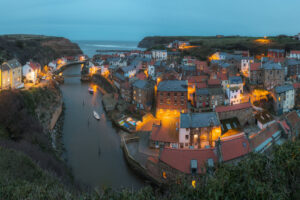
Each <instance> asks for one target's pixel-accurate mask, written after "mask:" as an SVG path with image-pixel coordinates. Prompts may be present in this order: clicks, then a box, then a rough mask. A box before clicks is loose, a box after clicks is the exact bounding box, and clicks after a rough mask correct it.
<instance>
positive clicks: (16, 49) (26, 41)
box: [0, 35, 82, 66]
mask: <svg viewBox="0 0 300 200" xmlns="http://www.w3.org/2000/svg"><path fill="white" fill-rule="evenodd" d="M78 54H82V51H81V49H80V48H79V46H78V45H77V44H75V43H72V42H71V41H70V40H68V39H66V38H63V37H51V36H43V35H2V36H0V63H2V62H3V61H5V60H8V59H12V58H17V59H18V60H19V61H20V62H21V63H22V64H25V63H26V62H27V61H28V60H30V59H32V60H33V61H36V62H39V63H41V65H42V66H43V65H45V64H48V63H49V62H50V61H51V60H54V59H56V58H59V57H62V56H71V55H78Z"/></svg>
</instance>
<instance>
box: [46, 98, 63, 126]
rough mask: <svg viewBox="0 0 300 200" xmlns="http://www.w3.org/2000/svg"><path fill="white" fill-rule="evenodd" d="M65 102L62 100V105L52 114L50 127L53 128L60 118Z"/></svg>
mask: <svg viewBox="0 0 300 200" xmlns="http://www.w3.org/2000/svg"><path fill="white" fill-rule="evenodd" d="M62 106H63V103H62V102H61V103H60V105H59V106H58V107H57V108H56V110H55V111H54V112H53V114H52V118H51V120H50V124H49V129H50V130H52V129H53V128H54V126H55V124H56V122H57V120H58V119H59V117H60V115H61V112H62Z"/></svg>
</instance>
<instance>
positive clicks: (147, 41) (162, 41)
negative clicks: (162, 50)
mask: <svg viewBox="0 0 300 200" xmlns="http://www.w3.org/2000/svg"><path fill="white" fill-rule="evenodd" d="M174 40H185V39H184V38H183V37H180V36H178V37H163V36H162V37H161V36H153V37H145V38H144V39H142V40H141V41H140V42H139V44H138V47H140V48H152V47H155V46H159V45H166V44H169V43H170V42H173V41H174Z"/></svg>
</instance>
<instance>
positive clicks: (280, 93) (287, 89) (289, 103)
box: [273, 85, 295, 115]
mask: <svg viewBox="0 0 300 200" xmlns="http://www.w3.org/2000/svg"><path fill="white" fill-rule="evenodd" d="M273 100H274V102H273V103H274V104H273V106H274V111H275V112H276V113H277V114H278V115H281V114H283V113H285V112H288V111H290V110H291V109H292V108H294V106H295V91H294V87H293V85H282V86H277V87H275V88H274V90H273Z"/></svg>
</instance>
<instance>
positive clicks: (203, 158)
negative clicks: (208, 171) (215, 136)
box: [160, 148, 218, 174]
mask: <svg viewBox="0 0 300 200" xmlns="http://www.w3.org/2000/svg"><path fill="white" fill-rule="evenodd" d="M214 150H215V149H214V148H208V149H171V148H165V149H163V150H162V152H161V154H160V160H161V161H162V162H164V163H166V164H167V165H169V166H171V167H172V168H174V169H177V170H179V171H181V172H184V173H187V174H189V173H191V166H190V165H191V160H197V167H198V173H201V172H205V164H206V163H207V160H208V159H210V158H212V159H213V160H214V162H217V160H218V159H217V155H216V153H215V151H214Z"/></svg>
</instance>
